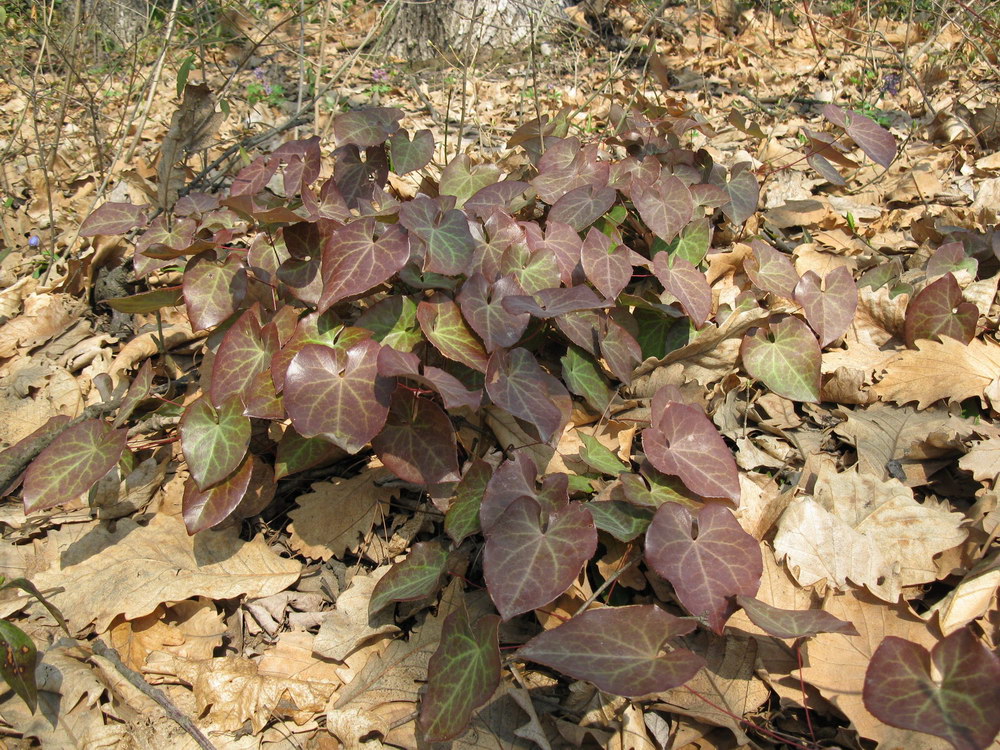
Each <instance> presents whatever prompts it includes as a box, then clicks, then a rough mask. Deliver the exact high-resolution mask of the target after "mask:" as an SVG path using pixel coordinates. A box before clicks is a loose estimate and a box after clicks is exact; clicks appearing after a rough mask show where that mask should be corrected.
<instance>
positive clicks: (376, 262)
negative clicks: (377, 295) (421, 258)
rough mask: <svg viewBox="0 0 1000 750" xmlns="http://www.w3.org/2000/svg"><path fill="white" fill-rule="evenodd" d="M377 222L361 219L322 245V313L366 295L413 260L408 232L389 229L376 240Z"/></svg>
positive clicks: (332, 235)
mask: <svg viewBox="0 0 1000 750" xmlns="http://www.w3.org/2000/svg"><path fill="white" fill-rule="evenodd" d="M374 235H375V220H374V219H361V220H359V221H354V222H352V223H350V224H348V225H346V226H344V227H341V228H340V229H337V230H335V231H334V232H332V233H331V234H330V236H329V237H328V238H327V240H326V243H325V244H324V245H323V293H322V294H321V295H320V298H319V311H320V312H323V311H324V310H326V309H327V308H329V307H330V306H331V305H334V304H336V303H337V302H340V300H342V299H347V298H348V297H353V296H355V295H357V294H363V293H364V292H367V291H368V290H369V289H371V288H372V287H375V286H378V285H379V284H381V283H382V282H383V281H386V280H388V279H390V278H391V277H392V276H393V275H395V274H396V273H397V272H398V271H399V270H400V269H401V268H402V267H403V266H405V265H406V261H408V260H409V259H410V245H409V243H408V242H407V239H406V232H405V231H404V230H403V229H402V227H400V226H399V225H393V226H390V227H389V228H388V229H387V230H386V231H385V232H384V233H383V234H382V236H381V237H379V238H378V239H377V240H376V239H374Z"/></svg>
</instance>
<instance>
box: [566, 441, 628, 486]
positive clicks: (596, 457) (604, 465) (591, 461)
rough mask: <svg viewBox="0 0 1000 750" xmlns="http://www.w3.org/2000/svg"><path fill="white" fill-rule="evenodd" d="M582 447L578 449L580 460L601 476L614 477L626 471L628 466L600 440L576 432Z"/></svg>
mask: <svg viewBox="0 0 1000 750" xmlns="http://www.w3.org/2000/svg"><path fill="white" fill-rule="evenodd" d="M577 433H578V434H579V436H580V441H581V442H582V443H583V447H582V448H580V459H581V460H582V461H583V462H584V463H585V464H587V466H589V467H591V468H592V469H596V470H597V471H599V472H601V473H602V474H608V475H610V476H613V477H616V476H618V475H619V474H621V473H622V472H623V471H628V470H629V467H628V465H627V464H626V463H625V462H624V461H622V460H621V459H620V458H618V456H616V455H615V454H614V453H612V452H611V451H610V450H609V449H608V448H606V447H605V446H604V445H603V444H602V443H601V441H600V440H598V439H597V438H595V437H594V436H593V435H587V434H586V433H583V432H580V431H579V430H577Z"/></svg>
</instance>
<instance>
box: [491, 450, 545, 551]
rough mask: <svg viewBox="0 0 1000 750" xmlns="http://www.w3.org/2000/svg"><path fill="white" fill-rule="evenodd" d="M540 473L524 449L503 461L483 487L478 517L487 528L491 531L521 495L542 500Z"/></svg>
mask: <svg viewBox="0 0 1000 750" xmlns="http://www.w3.org/2000/svg"><path fill="white" fill-rule="evenodd" d="M537 476H538V467H537V466H536V465H535V462H534V460H533V459H532V458H531V456H530V455H529V454H528V452H527V451H525V450H517V451H514V453H513V454H512V455H511V457H510V458H508V459H506V460H504V461H502V462H501V463H500V465H499V466H498V467H497V468H496V471H494V472H493V473H492V475H491V476H490V477H489V480H488V482H487V484H486V487H485V489H484V491H483V496H482V502H481V504H480V508H479V520H480V523H481V524H482V528H483V530H484V531H486V532H487V533H488V532H489V531H490V529H491V528H493V524H495V523H496V522H497V519H499V518H500V516H502V515H503V512H504V511H505V510H507V508H508V507H510V504H511V503H512V502H514V501H515V500H517V499H518V498H520V497H533V498H535V499H536V500H538V501H539V502H541V500H540V499H539V497H538V491H537V489H536V488H535V479H536V477H537ZM548 510H558V508H549V509H548Z"/></svg>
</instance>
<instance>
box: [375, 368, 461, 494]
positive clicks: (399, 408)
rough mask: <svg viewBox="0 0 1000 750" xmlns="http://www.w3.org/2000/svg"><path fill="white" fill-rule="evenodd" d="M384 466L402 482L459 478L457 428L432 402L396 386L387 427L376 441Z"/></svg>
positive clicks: (436, 482) (429, 483) (415, 482)
mask: <svg viewBox="0 0 1000 750" xmlns="http://www.w3.org/2000/svg"><path fill="white" fill-rule="evenodd" d="M372 447H373V448H374V449H375V452H376V453H377V454H378V456H379V458H380V459H382V463H383V464H385V467H386V468H387V469H389V471H391V472H392V473H393V474H395V475H396V476H397V477H399V478H400V479H403V480H405V481H407V482H413V483H414V484H420V485H425V486H427V485H432V484H438V483H440V482H455V481H458V479H459V473H458V468H459V467H458V448H457V443H456V440H455V428H454V426H453V425H452V423H451V420H450V419H448V415H447V414H445V413H444V412H443V411H441V408H440V407H439V406H438V405H437V404H435V403H434V402H433V401H431V400H430V399H426V398H417V397H416V396H415V395H414V394H413V392H412V391H411V390H410V389H408V388H404V387H403V386H396V390H395V392H394V393H393V394H392V402H391V403H390V405H389V416H388V417H387V418H386V421H385V427H383V428H382V431H381V432H380V433H379V434H378V435H377V436H376V437H375V439H374V440H372Z"/></svg>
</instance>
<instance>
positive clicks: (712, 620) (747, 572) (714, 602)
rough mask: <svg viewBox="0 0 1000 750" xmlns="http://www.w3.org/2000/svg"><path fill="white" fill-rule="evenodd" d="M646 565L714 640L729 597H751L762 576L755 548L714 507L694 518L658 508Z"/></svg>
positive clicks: (675, 508) (681, 510) (730, 606)
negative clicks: (701, 620) (701, 621)
mask: <svg viewBox="0 0 1000 750" xmlns="http://www.w3.org/2000/svg"><path fill="white" fill-rule="evenodd" d="M646 561H647V562H648V563H649V564H650V565H651V566H652V568H653V569H654V570H655V571H656V572H657V573H659V574H660V575H661V576H663V577H664V578H666V579H667V580H668V581H670V583H671V584H673V587H674V591H675V592H676V594H677V598H678V599H679V600H680V603H681V604H683V605H684V608H685V609H686V610H687V611H688V612H690V613H691V614H692V615H694V616H695V617H704V618H705V619H706V621H707V622H708V626H709V627H710V628H711V629H712V630H714V631H715V632H716V633H718V634H719V635H721V634H722V628H723V626H724V625H725V624H726V620H728V619H729V616H730V615H731V614H732V613H733V612H735V611H736V604H735V602H734V601H733V597H734V596H736V595H740V594H742V595H744V596H753V595H754V594H756V593H757V589H758V587H759V586H760V577H761V574H762V572H763V562H762V561H761V556H760V543H759V542H758V541H757V540H756V539H754V538H753V537H752V536H750V535H749V534H747V533H746V532H745V531H744V530H743V528H742V527H741V526H740V524H739V521H737V520H736V517H735V516H734V515H733V513H732V511H730V510H729V509H728V508H726V507H725V506H723V505H720V504H718V503H711V504H709V505H706V506H704V507H703V508H702V509H701V510H699V511H698V512H697V513H695V514H692V513H691V511H690V510H688V509H687V508H685V507H684V506H682V505H678V504H676V503H666V504H664V505H661V506H660V508H659V509H658V510H657V511H656V515H655V516H653V521H652V523H651V524H650V525H649V529H648V530H647V531H646Z"/></svg>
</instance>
